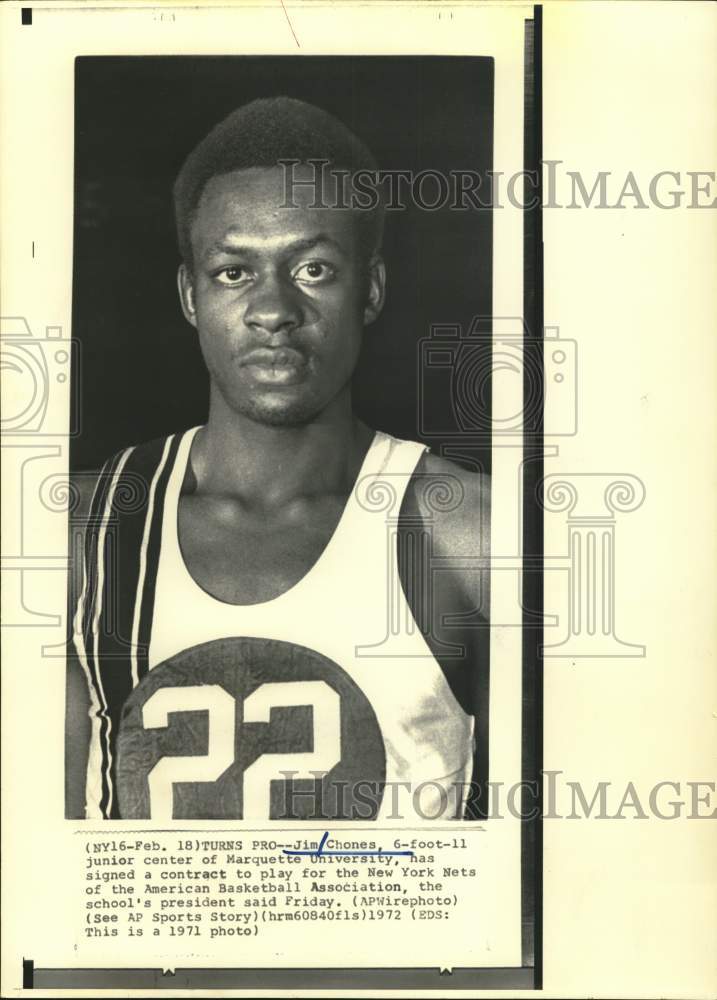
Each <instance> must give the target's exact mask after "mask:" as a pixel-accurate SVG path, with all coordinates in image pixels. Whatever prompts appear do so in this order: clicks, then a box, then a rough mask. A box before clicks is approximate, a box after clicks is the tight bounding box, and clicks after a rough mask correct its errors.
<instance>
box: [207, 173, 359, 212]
mask: <svg viewBox="0 0 717 1000" xmlns="http://www.w3.org/2000/svg"><path fill="white" fill-rule="evenodd" d="M337 183H343V182H342V179H341V177H340V176H337V177H335V176H334V174H333V172H331V171H328V170H327V171H322V170H320V169H316V170H315V169H314V168H313V167H312V166H311V165H310V164H306V163H299V164H296V165H293V166H291V167H287V168H286V169H285V168H284V167H282V166H270V167H247V168H245V169H242V170H234V171H231V172H230V173H225V174H217V175H216V176H215V177H212V178H210V180H209V181H207V183H206V185H205V187H204V190H203V192H202V197H201V199H200V203H199V204H200V206H201V205H202V204H203V203H204V204H205V205H206V204H207V203H208V202H209V203H211V202H214V201H217V200H220V201H224V202H226V201H229V202H235V201H236V202H237V203H244V204H246V205H247V206H250V205H252V204H256V203H257V202H261V203H262V205H264V206H267V207H269V206H270V207H276V208H277V209H279V208H281V209H283V210H284V211H290V210H291V208H292V206H294V205H295V206H298V207H300V208H306V209H314V210H320V209H325V210H328V209H330V208H332V207H333V206H335V205H336V204H337V201H338V203H339V204H340V200H339V199H337V198H336V184H337Z"/></svg>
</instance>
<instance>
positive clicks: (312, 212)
mask: <svg viewBox="0 0 717 1000" xmlns="http://www.w3.org/2000/svg"><path fill="white" fill-rule="evenodd" d="M297 176H300V175H298V174H297ZM284 200H285V194H284V180H283V174H282V171H281V170H280V169H278V168H277V169H274V168H263V167H262V168H259V167H257V168H252V169H250V170H239V171H235V172H233V173H230V174H223V175H220V176H218V177H214V178H212V179H211V180H210V181H209V183H208V184H207V186H206V187H205V189H204V191H203V192H202V196H201V199H200V201H199V205H198V206H197V211H196V213H195V218H194V221H193V224H192V228H191V240H192V249H193V265H194V266H193V269H192V270H191V271H190V270H189V269H187V268H186V267H185V266H184V265H183V266H182V267H181V268H180V274H179V287H180V295H181V299H182V307H183V309H184V314H185V316H186V317H187V319H188V320H189V322H190V323H192V324H193V325H194V326H195V327H196V328H197V331H198V333H199V341H200V346H201V349H202V353H203V355H204V360H205V362H206V365H207V368H208V369H209V375H210V378H211V380H212V383H213V384H212V391H213V392H214V391H217V390H218V392H219V393H220V394H221V396H222V398H223V400H224V402H225V403H226V405H227V406H228V407H229V408H230V409H231V410H232V411H234V412H235V413H239V414H242V415H244V416H247V417H249V418H250V419H252V420H255V421H258V422H259V423H264V424H271V425H275V426H296V425H299V424H302V423H306V422H308V421H309V420H311V419H313V418H314V417H316V415H317V414H319V413H320V412H321V411H322V410H323V409H324V408H325V407H326V406H327V405H328V404H329V403H330V402H331V401H332V400H333V399H334V398H335V397H336V396H337V394H339V393H340V392H341V390H342V389H344V388H345V387H346V386H347V384H348V383H349V381H350V378H351V374H352V372H353V370H354V367H355V365H356V361H357V358H358V353H359V349H360V345H361V335H362V330H363V327H364V325H365V324H366V323H369V322H371V321H372V320H373V319H375V317H376V316H377V315H378V313H379V312H380V309H381V305H382V303H383V286H384V272H383V265H382V263H381V261H380V259H377V260H375V261H373V262H372V264H371V265H370V266H369V268H368V274H367V273H366V271H367V268H366V266H365V265H364V266H363V267H362V266H361V258H360V254H359V247H358V242H357V232H356V229H357V227H356V223H355V219H354V217H353V215H352V213H351V212H350V211H347V210H341V209H321V208H316V209H312V208H309V207H308V206H309V205H310V204H311V202H312V201H313V191H312V190H310V189H308V188H304V187H301V188H297V190H296V191H295V192H294V194H293V200H294V203H295V204H298V205H299V206H300V207H299V208H282V207H281V206H282V204H283V202H284Z"/></svg>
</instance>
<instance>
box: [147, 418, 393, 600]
mask: <svg viewBox="0 0 717 1000" xmlns="http://www.w3.org/2000/svg"><path fill="white" fill-rule="evenodd" d="M203 426H204V425H202V424H198V425H197V426H196V427H192V428H190V429H189V430H187V431H185V432H184V433H183V434H182V438H181V440H180V442H179V447H178V449H177V455H176V458H175V460H174V468H173V469H172V473H171V478H170V481H169V484H168V489H167V494H166V497H165V515H164V519H163V520H164V521H165V522H166V520H167V514H169V515H170V516H169V532H168V537H167V542H168V543H169V544H170V545H171V549H172V552H171V558H172V561H173V562H175V563H176V566H177V569H178V570H179V572H180V573H181V574H182V575H183V577H184V579H185V582H186V583H187V584H188V585H189V586H190V587H191V588H192V590H194V591H195V592H196V593H197V594H198V595H201V599H202V600H207V601H209V602H211V604H213V605H215V606H217V605H218V606H220V607H222V608H226V609H227V611H236V612H237V613H239V612H241V611H246V612H248V613H252V612H260V611H261V610H262V609H264V608H271V607H274V606H276V604H277V603H278V602H281V601H286V600H289V599H293V598H294V597H295V596H296V594H297V593H299V592H303V590H304V589H306V588H307V587H308V586H309V585H310V584H311V583H312V582H313V580H315V579H316V578H317V576H318V574H319V572H320V570H321V569H322V568H323V567H324V566H325V565H326V564H327V563H328V562H329V558H330V557H331V555H332V553H333V552H334V551H335V550H336V549H338V547H339V545H340V542H341V540H342V539H343V538H344V536H345V535H346V532H347V525H348V524H349V522H350V521H351V520H352V518H353V516H354V514H355V508H356V505H357V500H356V487H357V485H358V484H359V483H360V482H361V481H362V480H363V479H365V478H366V476H369V475H371V474H372V473H376V472H378V471H379V470H380V468H381V466H382V465H383V464H384V462H385V458H386V453H387V452H388V448H389V447H390V444H391V442H392V440H394V439H393V438H391V436H390V435H388V434H384V433H383V432H382V431H374V434H373V438H372V439H371V443H370V444H369V446H368V448H367V450H366V454H365V455H364V457H363V460H362V462H361V466H360V468H359V471H358V474H357V476H356V479H355V480H354V484H353V486H352V488H351V492H350V493H349V495H348V498H347V500H346V503H345V504H344V507H343V510H342V511H341V515H340V517H339V519H338V521H337V523H336V527H335V528H334V530H333V532H332V533H331V537H330V538H329V540H328V542H327V543H326V545H325V546H324V548H323V549H322V550H321V552H320V554H319V556H318V558H317V559H316V561H315V562H314V563H313V564H312V565H311V566H310V567H309V568H308V570H307V571H306V572H305V573H304V574H303V576H301V577H299V579H298V580H297V581H296V582H295V583H293V584H292V585H291V586H290V587H287V589H286V590H284V591H282V592H281V593H280V594H277V595H276V596H275V597H270V598H269V599H268V600H266V601H253V602H251V603H241V604H236V603H234V602H233V601H225V600H223V599H222V598H221V597H217V596H216V595H214V594H212V593H210V592H209V591H208V590H206V589H205V588H204V587H203V586H202V585H201V584H200V583H198V582H197V580H195V579H194V577H193V576H192V574H191V573H190V572H189V567H188V566H187V562H186V560H185V558H184V553H183V552H182V546H181V543H180V540H179V499H180V495H181V488H182V483H183V482H184V479H185V476H186V472H187V467H188V465H189V460H190V455H191V450H192V444H193V442H194V438H195V436H196V434H197V432H198V431H200V430H201V429H202V427H203ZM167 508H169V509H167Z"/></svg>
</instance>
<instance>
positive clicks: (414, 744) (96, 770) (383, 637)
mask: <svg viewBox="0 0 717 1000" xmlns="http://www.w3.org/2000/svg"><path fill="white" fill-rule="evenodd" d="M286 159H289V160H293V161H295V164H298V172H295V177H297V178H305V177H306V176H308V173H307V169H308V168H307V167H305V166H303V165H305V164H306V163H307V161H308V160H312V159H314V160H316V159H321V160H325V161H327V163H328V165H329V168H330V169H332V170H342V171H343V172H344V173H343V175H340V176H343V177H348V178H349V183H350V182H351V178H352V176H353V173H354V172H355V171H357V170H359V169H364V170H365V169H369V170H372V169H375V168H376V165H375V162H374V160H373V158H372V156H371V154H370V153H369V151H368V150H367V149H366V148H365V147H364V146H363V144H362V143H361V142H360V141H359V140H358V139H357V138H356V137H355V136H354V135H353V134H352V133H351V132H349V131H348V129H346V127H345V126H344V125H343V124H342V123H340V122H339V121H337V120H336V119H335V118H333V117H331V116H330V115H328V114H327V113H325V112H324V111H322V110H320V109H318V108H316V107H313V106H310V105H307V104H304V103H301V102H299V101H295V100H290V99H288V98H275V99H271V100H260V101H255V102H253V103H251V104H249V105H246V106H244V107H242V108H240V109H238V110H237V111H235V112H234V113H233V114H231V115H230V116H229V117H228V118H227V119H226V120H224V121H223V122H221V123H220V124H219V125H218V126H216V128H214V130H213V131H212V132H210V134H209V135H208V136H207V137H206V138H205V139H204V140H203V141H202V142H201V143H200V144H199V146H197V148H196V149H195V150H194V151H193V152H192V153H191V154H190V156H189V157H188V159H187V161H186V162H185V164H184V166H183V168H182V170H181V172H180V175H179V177H178V179H177V182H176V185H175V209H176V221H177V231H178V237H179V246H180V251H181V255H182V263H181V266H180V268H179V296H180V301H181V307H182V310H183V313H184V316H185V317H186V319H187V321H188V322H189V323H190V324H191V325H192V326H193V327H194V328H195V329H196V331H197V336H198V338H199V343H200V346H201V350H202V354H203V356H204V361H205V363H206V366H207V369H208V371H209V378H210V403H209V413H208V417H207V421H206V423H205V424H204V425H203V426H201V427H197V428H192V429H190V430H188V431H186V432H183V433H177V434H174V435H171V436H170V437H168V438H166V439H162V440H158V441H154V442H150V443H148V444H144V445H140V446H136V447H129V448H127V449H126V450H124V451H122V452H120V453H119V454H117V455H115V456H113V457H112V458H111V459H109V461H108V462H107V463H106V464H105V466H104V468H103V470H102V472H101V474H100V475H99V476H98V477H97V480H96V482H95V483H93V488H92V491H91V496H89V495H85V494H87V491H86V490H83V502H82V503H81V504H80V506H79V507H78V510H77V511H76V516H75V522H76V524H79V525H81V526H83V527H84V548H83V556H82V559H79V560H77V566H76V573H77V580H78V582H77V585H76V589H77V592H78V593H79V597H78V599H77V601H76V605H75V607H74V614H73V618H74V645H75V648H76V653H77V656H76V657H73V658H72V659H71V662H70V681H69V698H70V705H69V711H68V717H69V718H70V720H71V723H70V733H69V736H68V769H67V776H68V783H69V790H68V803H69V805H68V811H69V812H70V813H71V814H72V815H84V816H87V817H88V818H102V817H104V818H151V819H164V820H169V819H216V820H227V819H242V818H243V819H252V820H260V819H261V820H270V819H277V820H282V819H283V820H286V819H292V818H326V819H327V820H328V819H332V818H333V819H364V820H365V819H373V818H384V817H387V816H389V815H390V816H391V817H392V819H395V818H398V816H408V817H409V818H414V819H415V818H416V817H418V818H444V819H445V818H460V817H461V816H462V815H463V814H464V810H465V805H466V795H467V792H466V789H467V786H468V783H469V782H470V779H471V775H472V773H473V766H474V745H475V741H476V738H477V737H478V745H479V747H482V748H485V747H486V746H487V742H486V740H485V739H484V738H481V737H480V734H485V731H486V726H487V711H488V705H487V699H486V691H487V676H488V674H487V671H488V663H487V633H486V630H485V628H481V627H480V625H481V624H485V620H486V616H487V608H488V601H487V577H488V571H487V566H488V532H489V521H488V508H487V501H488V486H487V484H486V482H485V480H484V477H482V476H479V475H477V474H473V473H468V472H466V471H464V470H463V469H462V468H460V467H459V466H457V465H454V464H453V463H451V462H448V461H446V460H444V459H441V458H439V457H437V456H435V455H432V454H429V453H428V452H427V451H426V449H425V448H424V446H422V445H420V444H417V443H414V442H410V441H400V440H397V439H394V438H393V437H391V436H389V435H387V434H384V433H381V432H374V431H373V430H370V429H369V428H368V427H366V426H365V425H364V424H363V423H362V422H361V421H360V420H358V419H357V417H356V416H355V414H354V413H353V411H352V405H351V377H352V373H353V371H354V367H355V365H356V362H357V358H358V354H359V350H360V347H361V339H362V335H363V330H364V327H365V326H367V325H368V324H370V323H371V322H372V321H373V320H375V319H376V317H377V316H378V315H379V313H380V311H381V308H382V305H383V301H384V294H385V284H386V273H385V267H384V263H383V260H382V258H381V253H380V248H381V237H382V213H381V210H380V206H379V207H377V208H375V209H374V210H373V211H361V210H360V209H356V210H347V209H342V208H340V207H328V208H327V207H322V205H321V204H320V203H319V204H317V203H316V200H315V190H312V189H311V187H310V186H307V185H301V184H299V185H296V187H295V189H294V190H293V192H292V195H291V197H290V198H289V199H288V202H287V192H286V172H285V170H284V169H283V168H282V167H281V166H279V165H278V161H280V160H286ZM337 176H339V175H337ZM290 204H293V205H294V206H295V207H289V206H290ZM331 204H333V205H335V204H336V202H331ZM477 759H478V766H479V767H481V766H485V764H484V762H483V761H481V760H480V754H479V758H477ZM78 789H81V791H78ZM396 789H399V790H401V792H402V794H401V795H397V794H396Z"/></svg>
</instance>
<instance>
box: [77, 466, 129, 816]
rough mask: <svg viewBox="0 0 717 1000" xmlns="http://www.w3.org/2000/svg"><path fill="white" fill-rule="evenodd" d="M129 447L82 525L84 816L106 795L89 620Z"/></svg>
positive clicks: (103, 706) (107, 472)
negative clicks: (105, 532) (86, 718)
mask: <svg viewBox="0 0 717 1000" xmlns="http://www.w3.org/2000/svg"><path fill="white" fill-rule="evenodd" d="M128 455H129V449H128V450H127V451H126V452H120V453H118V454H117V455H115V456H114V457H113V458H111V459H110V460H109V461H107V462H106V463H105V465H104V466H103V467H102V470H101V472H100V474H99V476H98V477H97V482H96V483H95V489H94V492H93V495H92V501H91V503H90V510H89V516H88V521H87V525H86V528H85V545H84V562H83V580H82V591H81V593H80V597H79V600H78V602H77V613H76V615H75V624H74V636H73V638H74V642H75V648H76V650H77V654H78V659H79V661H80V664H81V665H82V668H83V670H84V672H85V676H86V678H87V686H88V689H89V695H90V723H91V733H90V752H89V760H88V765H87V784H86V802H85V811H86V815H87V816H88V817H92V818H97V817H99V816H102V815H103V813H102V801H103V800H104V798H105V794H106V787H105V786H106V775H107V772H108V766H109V761H108V753H109V742H108V734H107V721H108V716H107V710H108V704H107V699H106V697H105V692H104V689H103V686H102V679H101V677H100V672H99V669H98V663H97V658H96V645H95V642H94V636H93V632H92V623H93V622H94V621H95V619H96V617H97V604H98V601H99V595H100V592H101V587H100V584H99V580H100V577H101V572H102V569H101V563H102V547H101V541H100V538H101V534H102V526H103V524H105V525H106V519H107V517H108V516H109V508H108V497H109V494H110V491H111V489H112V484H113V483H115V482H116V476H117V471H118V469H119V468H121V466H122V465H123V464H124V462H126V460H127V457H128Z"/></svg>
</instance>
